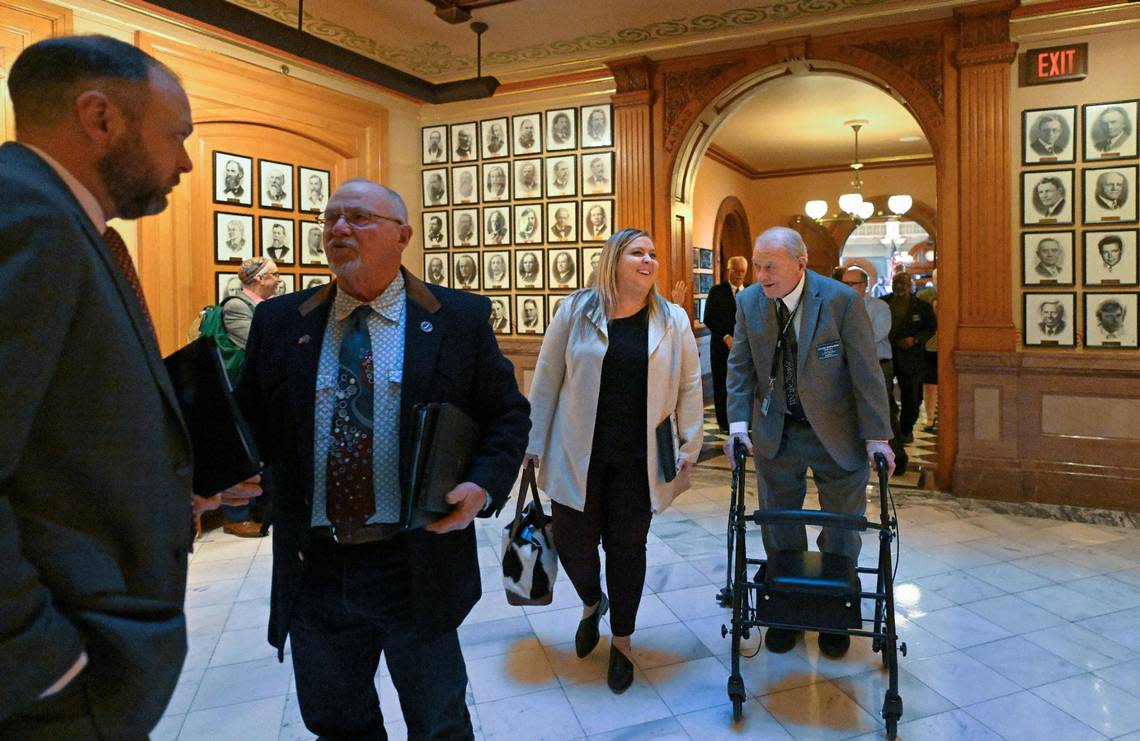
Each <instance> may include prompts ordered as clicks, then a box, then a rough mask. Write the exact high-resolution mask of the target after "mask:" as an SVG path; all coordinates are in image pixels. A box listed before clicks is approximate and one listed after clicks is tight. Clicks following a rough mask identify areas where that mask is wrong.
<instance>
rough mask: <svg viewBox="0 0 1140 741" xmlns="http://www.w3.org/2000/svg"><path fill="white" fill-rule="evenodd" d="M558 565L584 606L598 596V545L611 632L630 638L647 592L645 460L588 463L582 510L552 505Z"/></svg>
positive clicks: (649, 511) (648, 516) (649, 516)
mask: <svg viewBox="0 0 1140 741" xmlns="http://www.w3.org/2000/svg"><path fill="white" fill-rule="evenodd" d="M551 509H552V511H553V515H554V542H555V544H557V546H558V560H559V561H561V562H562V568H563V569H565V570H566V575H567V576H569V577H570V583H571V584H573V585H574V589H575V590H577V592H578V596H579V597H581V599H582V604H585V605H592V604H595V603H596V602H597V601H598V600H599V599H601V597H602V583H601V579H602V576H601V572H602V568H601V558H600V557H599V556H598V540H599V539H600V540H601V542H602V548H604V549H605V551H606V585H607V586H608V588H609V598H610V628H611V629H612V631H613V634H614V635H615V636H628V635H631V634H632V633H633V630H634V627H635V623H636V621H637V608H638V606H639V605H640V604H641V590H642V589H643V588H644V587H645V540H646V538H647V537H648V535H649V521H650V520H651V519H652V517H653V510H652V507H651V506H650V504H649V476H648V473H647V470H646V462H645V459H644V458H643V459H640V460H637V459H630V460H626V461H605V462H602V461H597V460H591V461H590V470H589V472H588V473H587V474H586V508H585V509H584V510H583V511H581V512H579V511H578V510H576V509H573V508H571V507H565V506H563V505H561V504H559V503H558V502H552V503H551Z"/></svg>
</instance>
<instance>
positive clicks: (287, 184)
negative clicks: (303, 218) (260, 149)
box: [257, 160, 293, 211]
mask: <svg viewBox="0 0 1140 741" xmlns="http://www.w3.org/2000/svg"><path fill="white" fill-rule="evenodd" d="M257 177H258V183H259V188H260V190H259V191H258V196H259V197H258V201H257V203H258V205H259V206H261V207H262V208H274V209H278V210H281V211H292V210H293V166H292V165H290V164H288V163H285V162H274V161H273V160H258V161H257Z"/></svg>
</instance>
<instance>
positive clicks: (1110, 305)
mask: <svg viewBox="0 0 1140 741" xmlns="http://www.w3.org/2000/svg"><path fill="white" fill-rule="evenodd" d="M1138 298H1140V294H1138V293H1086V294H1085V347H1103V348H1121V347H1136V346H1137V344H1136V335H1137V334H1138V333H1137V326H1138V325H1137V318H1136V304H1137V299H1138Z"/></svg>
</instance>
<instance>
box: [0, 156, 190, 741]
mask: <svg viewBox="0 0 1140 741" xmlns="http://www.w3.org/2000/svg"><path fill="white" fill-rule="evenodd" d="M0 193H2V194H3V197H4V200H5V202H6V204H7V205H6V207H5V208H4V209H0V317H2V319H0V321H2V322H3V331H2V332H0V368H2V369H3V372H2V373H0V564H2V566H0V678H2V679H0V725H2V723H3V720H4V719H5V718H8V717H10V716H12V715H13V714H16V713H20V712H21V711H24V710H27V709H28V708H29V707H30V706H31V705H32V704H33V703H35V702H36V698H37V696H38V695H39V694H40V693H41V692H43V690H44V689H46V688H47V687H48V686H49V685H50V684H51V683H52V682H54V681H55V680H56V679H58V678H59V677H60V676H61V675H62V674H63V673H64V672H65V671H66V670H67V669H68V667H70V666H71V664H72V662H74V661H75V659H76V658H78V656H79V652H80V650H81V649H84V648H86V650H87V653H88V655H89V657H90V664H89V666H88V668H87V669H86V670H85V671H84V675H85V681H87V682H88V685H89V688H90V692H89V693H88V699H89V702H90V704H91V706H92V707H91V710H92V712H93V714H94V717H95V721H96V723H97V724H98V726H99V728H100V731H101V732H102V734H103V736H104V737H106V738H128V737H129V738H142V737H145V735H146V734H147V733H148V732H149V731H150V730H151V728H153V727H154V725H155V724H156V723H157V722H158V720H159V718H160V717H161V715H162V712H163V709H164V708H165V707H166V703H167V701H168V700H169V698H170V695H171V693H172V692H173V691H174V685H175V683H176V682H177V680H178V674H179V671H180V669H181V666H182V660H183V658H184V657H185V653H186V624H185V619H184V617H183V613H182V603H183V598H184V594H185V589H186V554H187V550H188V548H189V546H190V542H191V532H190V530H191V514H190V478H191V454H190V441H189V438H188V436H187V433H186V430H185V427H184V426H183V424H182V420H181V416H180V414H179V412H178V407H177V402H176V399H175V396H174V391H173V388H172V387H171V384H170V379H169V378H168V377H167V374H166V369H165V368H164V367H163V364H162V358H161V357H160V356H159V351H158V346H157V344H156V343H155V341H154V339H153V336H152V334H151V332H150V329H149V327H148V326H147V322H146V319H145V318H144V316H143V314H142V311H141V310H140V308H139V306H138V302H137V301H136V300H135V298H134V295H133V293H132V291H131V287H130V285H129V284H128V283H127V281H126V279H125V278H124V277H123V276H122V275H121V274H120V273H119V271H118V269H117V268H116V266H115V265H114V263H113V261H112V259H111V257H110V255H109V253H108V251H107V249H106V248H105V247H104V245H103V244H102V241H101V236H100V235H99V234H97V233H96V232H95V228H94V226H93V225H92V223H91V221H90V219H88V217H87V216H86V214H85V213H84V212H83V210H82V208H81V207H80V205H79V203H78V202H77V201H76V200H75V198H74V196H73V195H72V194H71V191H70V190H68V188H67V186H66V185H65V184H64V183H63V181H62V180H60V178H59V176H58V175H56V173H55V171H53V170H52V169H51V168H50V167H49V166H48V165H47V163H45V162H44V161H43V160H42V159H41V158H40V157H38V156H37V155H36V154H35V153H33V152H32V151H31V150H29V149H28V148H26V147H23V146H21V145H18V144H5V145H3V146H2V147H0ZM81 676H83V675H81Z"/></svg>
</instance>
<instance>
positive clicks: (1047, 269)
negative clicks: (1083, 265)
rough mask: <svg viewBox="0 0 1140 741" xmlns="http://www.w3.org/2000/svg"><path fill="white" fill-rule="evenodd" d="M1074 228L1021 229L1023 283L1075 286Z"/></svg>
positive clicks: (1028, 284) (1029, 284)
mask: <svg viewBox="0 0 1140 741" xmlns="http://www.w3.org/2000/svg"><path fill="white" fill-rule="evenodd" d="M1074 254H1075V251H1074V249H1073V232H1022V233H1021V285H1023V286H1071V285H1073V283H1074V281H1075V278H1074V276H1075V275H1076V273H1075V270H1074V266H1073V256H1074Z"/></svg>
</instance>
